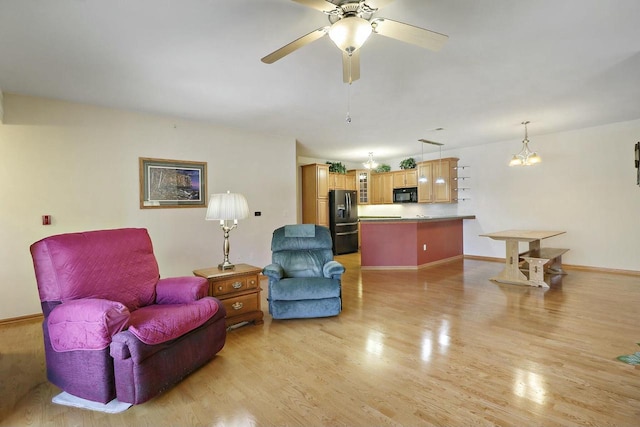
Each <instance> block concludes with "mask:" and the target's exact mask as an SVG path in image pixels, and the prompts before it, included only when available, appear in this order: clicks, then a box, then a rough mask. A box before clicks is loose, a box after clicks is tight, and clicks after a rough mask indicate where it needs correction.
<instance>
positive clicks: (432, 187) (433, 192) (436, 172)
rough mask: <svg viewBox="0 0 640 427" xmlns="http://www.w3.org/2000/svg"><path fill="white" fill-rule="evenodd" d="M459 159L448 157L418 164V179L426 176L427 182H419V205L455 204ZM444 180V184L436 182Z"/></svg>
mask: <svg viewBox="0 0 640 427" xmlns="http://www.w3.org/2000/svg"><path fill="white" fill-rule="evenodd" d="M457 166H458V159H457V158H455V157H448V158H444V159H442V160H431V161H428V162H420V163H418V177H422V176H424V177H425V178H426V179H427V181H426V182H419V180H418V202H419V203H455V202H456V201H457V198H456V189H457V188H456V187H457V180H456V179H457V176H458V170H457ZM438 178H442V180H443V182H442V183H437V182H436V180H437V179H438Z"/></svg>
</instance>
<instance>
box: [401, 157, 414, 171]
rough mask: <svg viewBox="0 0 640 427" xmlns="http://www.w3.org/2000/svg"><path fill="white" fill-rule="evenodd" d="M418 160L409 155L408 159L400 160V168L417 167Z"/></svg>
mask: <svg viewBox="0 0 640 427" xmlns="http://www.w3.org/2000/svg"><path fill="white" fill-rule="evenodd" d="M415 168H416V161H415V159H414V158H413V157H409V158H408V159H404V160H403V161H401V162H400V169H415Z"/></svg>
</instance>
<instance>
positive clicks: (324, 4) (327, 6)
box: [293, 0, 336, 13]
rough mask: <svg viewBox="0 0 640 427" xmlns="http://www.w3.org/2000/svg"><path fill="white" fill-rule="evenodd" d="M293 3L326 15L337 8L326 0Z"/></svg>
mask: <svg viewBox="0 0 640 427" xmlns="http://www.w3.org/2000/svg"><path fill="white" fill-rule="evenodd" d="M293 1H294V2H296V3H300V4H303V5H305V6H308V7H310V8H312V9H316V10H319V11H320V12H325V13H326V12H330V11H332V10H334V9H335V8H336V5H335V4H333V3H331V2H330V1H325V0H293Z"/></svg>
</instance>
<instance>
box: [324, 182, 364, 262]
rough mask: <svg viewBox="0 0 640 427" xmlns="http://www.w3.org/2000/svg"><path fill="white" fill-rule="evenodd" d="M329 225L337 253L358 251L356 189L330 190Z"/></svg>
mask: <svg viewBox="0 0 640 427" xmlns="http://www.w3.org/2000/svg"><path fill="white" fill-rule="evenodd" d="M329 227H330V229H331V238H332V239H333V253H334V254H335V255H340V254H348V253H351V252H358V196H357V193H356V192H355V191H353V190H331V191H329Z"/></svg>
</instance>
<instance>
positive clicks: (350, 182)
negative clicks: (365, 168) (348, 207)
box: [345, 171, 358, 191]
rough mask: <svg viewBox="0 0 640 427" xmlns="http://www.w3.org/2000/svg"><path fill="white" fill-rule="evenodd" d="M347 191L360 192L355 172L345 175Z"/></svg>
mask: <svg viewBox="0 0 640 427" xmlns="http://www.w3.org/2000/svg"><path fill="white" fill-rule="evenodd" d="M345 181H346V182H345V190H353V191H358V184H357V180H356V173H355V172H354V171H350V172H347V174H346V175H345Z"/></svg>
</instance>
